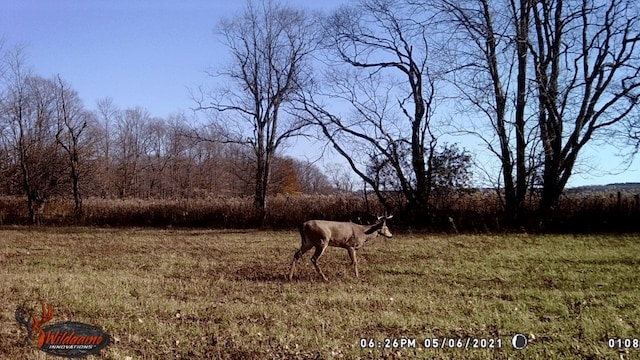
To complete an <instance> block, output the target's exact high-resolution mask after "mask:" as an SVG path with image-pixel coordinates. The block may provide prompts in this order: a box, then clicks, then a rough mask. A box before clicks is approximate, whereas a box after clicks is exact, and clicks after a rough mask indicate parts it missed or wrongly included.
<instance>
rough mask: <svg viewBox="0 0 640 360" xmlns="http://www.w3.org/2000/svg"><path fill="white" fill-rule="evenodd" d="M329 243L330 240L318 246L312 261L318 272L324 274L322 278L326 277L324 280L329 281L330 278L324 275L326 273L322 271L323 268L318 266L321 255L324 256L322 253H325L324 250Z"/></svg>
mask: <svg viewBox="0 0 640 360" xmlns="http://www.w3.org/2000/svg"><path fill="white" fill-rule="evenodd" d="M328 245H329V242H324V243H322V244H320V245H318V246H316V252H315V253H314V254H313V256H312V257H311V262H312V263H313V266H315V268H316V271H317V272H318V274H320V276H322V279H324V281H328V280H329V279H327V277H326V276H324V274H323V273H322V270H320V267H319V266H318V259H319V258H320V256H322V253H324V250H325V249H326V248H327V246H328Z"/></svg>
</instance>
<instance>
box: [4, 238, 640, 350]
mask: <svg viewBox="0 0 640 360" xmlns="http://www.w3.org/2000/svg"><path fill="white" fill-rule="evenodd" d="M299 242H300V240H299V235H298V234H297V233H294V232H265V231H215V230H210V231H203V230H197V231H196V230H148V229H100V228H4V229H2V230H0V278H1V279H2V282H3V286H2V287H1V288H0V298H1V299H2V302H1V303H0V304H1V307H2V312H1V318H0V322H1V325H0V358H3V359H16V358H26V359H43V358H46V356H45V354H44V353H42V352H40V351H36V350H33V349H29V348H27V347H25V345H24V344H23V342H22V341H23V336H24V334H23V330H21V329H19V327H18V324H17V322H16V321H15V320H14V310H15V309H16V307H18V305H20V304H21V303H24V302H26V303H27V304H31V307H32V308H33V309H34V310H36V313H38V314H39V307H38V303H37V300H38V299H42V300H44V301H45V302H47V303H50V304H52V305H53V307H54V308H55V311H56V314H55V318H54V319H53V320H52V321H51V322H52V323H53V322H57V321H65V320H74V321H81V322H87V323H90V324H95V325H98V326H101V327H103V328H104V329H105V330H106V331H107V332H108V333H109V334H110V335H111V336H112V343H111V344H110V345H109V346H108V347H107V348H106V349H104V350H103V351H102V352H101V356H100V358H105V359H169V358H173V359H176V358H181V359H194V358H222V359H236V358H246V359H252V358H254V359H263V358H287V359H291V358H319V359H330V358H345V359H355V358H382V357H386V358H444V359H448V358H456V359H494V358H503V359H506V358H541V359H548V358H558V359H559V358H576V359H589V358H593V359H596V358H597V359H601V358H611V359H619V358H620V355H621V353H620V352H619V351H618V350H612V349H609V348H608V347H607V339H608V338H611V337H622V338H625V337H636V338H637V337H640V309H639V307H638V303H639V300H640V283H639V282H638V281H637V279H638V277H637V273H638V271H639V270H640V239H639V238H638V237H637V236H579V237H573V236H518V235H508V236H471V235H461V236H441V235H426V234H397V236H396V237H395V238H394V239H393V240H391V241H386V240H384V239H382V238H378V239H376V240H374V241H373V242H372V243H368V244H367V245H365V247H364V248H363V249H361V250H360V251H359V253H358V260H359V270H360V279H356V278H355V277H354V276H353V273H352V269H351V267H350V266H348V262H349V261H348V256H347V253H346V251H345V250H342V249H336V248H329V249H328V250H327V252H326V253H325V256H324V257H323V258H322V259H321V261H320V264H321V266H322V268H323V271H324V272H325V274H326V275H327V277H329V279H330V281H329V282H328V283H324V282H321V281H319V278H318V276H317V275H316V274H315V271H314V270H313V267H312V266H311V264H310V261H309V258H310V256H311V254H310V253H307V254H305V257H304V259H303V262H301V265H300V266H299V267H298V269H297V273H296V277H295V280H294V281H293V282H291V283H290V282H288V281H286V280H285V279H286V275H287V272H288V270H289V265H290V262H291V259H292V256H293V253H294V251H295V250H296V249H297V247H298V246H299ZM515 333H523V334H526V335H527V336H529V338H530V343H529V346H528V347H527V348H526V349H525V350H522V351H516V350H513V349H512V348H511V344H510V340H511V337H512V336H513V334H515ZM438 337H449V338H465V337H478V338H500V339H501V340H502V347H503V348H502V349H501V350H487V349H476V350H466V351H465V350H455V349H444V350H433V349H425V348H423V346H422V345H423V342H424V339H427V338H438ZM362 338H365V339H369V338H373V339H375V340H376V341H383V340H384V339H385V338H409V339H415V340H416V348H412V347H411V348H409V347H404V348H396V349H362V348H361V346H360V339H362ZM622 355H623V356H624V357H625V358H627V356H631V357H635V356H638V355H640V350H633V349H632V350H628V352H627V353H624V352H623V353H622ZM89 358H91V357H89Z"/></svg>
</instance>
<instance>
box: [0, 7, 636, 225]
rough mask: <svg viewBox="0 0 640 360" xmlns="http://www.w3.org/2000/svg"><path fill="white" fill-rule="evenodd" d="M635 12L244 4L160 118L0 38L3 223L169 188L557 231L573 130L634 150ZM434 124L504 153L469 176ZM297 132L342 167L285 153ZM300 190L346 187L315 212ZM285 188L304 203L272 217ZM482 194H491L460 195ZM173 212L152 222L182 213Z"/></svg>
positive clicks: (588, 140)
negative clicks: (190, 107)
mask: <svg viewBox="0 0 640 360" xmlns="http://www.w3.org/2000/svg"><path fill="white" fill-rule="evenodd" d="M639 20H640V9H639V8H638V4H636V3H634V2H632V1H629V0H613V1H610V2H608V3H606V4H601V3H599V2H597V1H588V0H571V1H559V0H552V1H537V2H533V1H529V0H501V1H497V2H496V1H488V0H474V1H469V2H465V3H464V4H463V5H462V4H459V3H458V2H452V1H448V0H439V1H436V2H426V1H414V0H360V1H353V2H350V3H349V4H348V5H346V6H343V7H340V8H338V9H336V10H334V11H331V12H329V13H326V14H319V13H314V12H311V11H309V10H307V9H305V8H299V7H293V6H289V5H284V4H279V3H276V2H272V1H268V0H264V1H248V2H247V3H246V8H245V11H244V12H243V13H242V14H240V15H236V16H234V17H229V18H227V19H225V20H223V21H222V22H221V23H220V24H218V28H217V29H218V35H220V36H221V38H222V39H224V42H225V45H226V46H227V48H228V49H229V52H230V54H231V60H230V61H229V62H228V63H224V64H216V65H215V66H214V69H215V70H213V71H212V72H211V80H212V82H213V83H214V84H213V85H212V86H204V85H203V86H201V87H197V88H195V89H192V90H191V96H192V99H193V102H194V110H195V111H194V113H193V114H174V115H170V116H167V117H163V118H158V117H152V116H151V115H150V114H149V112H148V111H147V110H145V109H144V108H142V107H134V108H125V109H121V108H119V107H118V104H115V103H114V102H113V101H112V100H110V99H109V98H108V97H105V98H103V99H102V100H100V101H99V102H98V103H97V104H95V108H93V109H90V108H88V107H87V105H85V104H83V102H82V100H81V94H79V93H78V92H76V91H75V90H74V89H73V88H72V86H71V85H70V84H68V83H67V82H65V80H64V79H62V78H60V76H54V77H42V76H40V75H38V74H37V73H36V72H35V71H34V70H33V69H31V68H30V66H29V62H28V59H27V58H25V56H24V52H23V50H22V49H20V48H15V49H7V48H5V47H0V51H1V54H2V64H1V66H0V75H1V77H0V176H1V177H0V194H2V195H4V196H7V198H6V199H5V201H4V202H3V204H5V205H3V206H5V208H4V209H2V210H0V215H2V216H0V220H1V221H2V222H3V223H4V222H7V221H8V222H12V221H17V222H21V221H22V220H20V219H21V215H19V214H20V213H21V211H20V210H19V209H16V208H14V204H15V199H23V200H21V201H23V204H24V206H25V208H26V212H27V217H28V219H29V222H31V223H38V222H39V221H40V220H39V217H40V218H42V217H43V214H44V211H45V210H46V209H47V206H50V208H49V209H50V210H52V209H54V208H56V206H53V205H47V204H52V203H55V202H58V203H61V202H64V201H66V200H69V201H72V204H73V210H72V211H71V212H69V211H68V210H67V207H68V206H67V205H64V206H61V207H59V208H58V210H59V209H65V210H59V211H58V212H57V213H58V214H62V215H60V216H63V217H65V218H66V219H72V220H69V221H67V220H65V221H62V222H74V221H75V222H77V223H94V222H99V223H103V221H104V222H106V220H104V219H103V220H100V221H97V220H95V218H94V220H89V219H91V218H92V216H94V215H95V209H96V208H95V207H94V208H93V210H92V211H93V213H92V214H93V215H88V214H87V209H86V204H87V203H88V201H92V204H93V205H92V206H95V204H97V203H99V202H100V201H101V200H100V199H102V201H111V200H115V199H118V200H121V201H130V200H132V199H140V200H145V201H149V204H158V203H157V201H160V203H162V201H167V203H166V204H168V205H167V209H174V210H176V211H178V212H180V211H182V212H185V211H186V212H188V211H191V210H185V209H194V208H197V209H202V208H207V206H206V205H203V203H202V201H214V200H212V199H215V201H214V202H216V203H226V202H228V201H231V200H229V199H237V200H238V201H240V202H241V203H242V204H243V205H242V206H240V207H241V208H242V209H243V210H242V212H244V213H245V214H249V215H246V216H245V217H243V216H240V217H238V221H230V220H228V219H227V220H225V221H221V222H216V221H213V222H208V221H206V220H202V219H201V218H199V217H196V218H197V219H199V220H194V221H193V222H191V223H194V224H198V225H207V226H208V225H212V224H215V225H220V226H235V225H234V224H236V223H237V224H240V223H243V224H245V225H246V224H252V225H255V226H274V225H275V224H281V223H282V224H283V225H284V224H285V223H286V226H289V223H290V222H294V221H293V220H292V219H295V221H298V220H304V218H302V217H301V216H300V215H301V214H304V215H305V216H306V215H308V216H320V217H322V216H324V217H330V218H336V219H345V220H353V221H357V220H358V219H356V218H354V216H355V215H354V214H356V213H366V212H369V213H372V212H380V213H381V212H396V213H397V214H399V215H400V216H396V218H395V219H396V220H397V219H398V218H401V219H403V220H399V221H400V222H401V223H403V224H405V226H406V227H415V228H437V229H447V230H451V229H455V231H458V229H457V227H456V225H455V224H456V222H457V223H458V224H465V225H462V226H461V228H462V229H476V230H474V231H478V229H482V228H484V229H487V230H503V229H530V230H534V229H535V230H551V229H554V228H555V226H557V224H558V223H559V221H560V220H559V219H564V220H562V222H563V223H567V222H571V221H573V220H570V219H566V218H564V216H565V215H567V214H569V213H571V214H579V213H581V212H580V210H577V209H576V210H572V211H569V212H566V211H565V212H562V211H561V210H560V209H565V210H566V209H567V204H577V203H579V200H576V199H575V197H563V191H564V190H565V187H566V185H567V182H568V181H569V179H570V177H571V176H572V174H573V173H574V169H575V166H576V163H577V162H578V161H579V158H580V154H581V152H582V151H583V149H584V148H585V147H586V146H587V145H589V144H592V143H593V142H594V141H598V140H602V139H604V138H609V139H616V141H618V142H619V143H620V148H621V149H624V150H623V152H626V154H628V156H629V159H631V158H633V156H634V155H635V152H637V149H638V144H639V142H638V136H637V134H638V130H637V129H638V128H639V124H638V118H639V117H638V109H639V107H638V102H639V100H640V90H639V88H640V76H639V75H640V52H639V50H638V49H637V48H636V45H637V44H638V43H639V42H640V24H639ZM212 61H215V59H212ZM216 81H218V82H216ZM452 111H453V113H451V112H452ZM445 134H448V135H451V134H466V135H473V136H475V137H476V138H477V139H479V140H480V141H482V142H483V143H485V144H486V149H487V151H488V153H490V154H492V155H493V156H494V157H495V160H496V161H497V162H498V163H499V164H500V167H499V171H497V172H496V173H487V175H489V176H490V181H491V182H492V187H493V188H492V189H487V188H480V187H479V186H477V184H474V182H473V179H474V178H473V175H474V173H478V172H483V171H486V170H485V169H483V168H481V167H480V165H479V164H477V163H474V156H473V154H470V153H469V152H468V151H467V150H465V149H464V148H463V147H462V146H459V145H458V144H455V143H446V142H444V141H442V140H441V139H442V137H443V136H444V135H445ZM301 136H303V137H307V138H315V139H316V140H317V141H319V142H321V143H325V144H326V145H327V147H328V148H330V149H332V151H334V152H335V153H336V154H337V155H338V156H339V157H341V158H342V159H343V160H344V163H345V164H347V165H346V167H340V166H335V167H333V168H319V167H318V166H317V165H316V164H315V163H314V162H312V161H302V160H299V159H295V158H292V157H289V156H287V154H286V151H285V149H286V145H287V143H288V142H290V141H291V140H292V139H293V138H296V137H301ZM347 169H348V170H347ZM305 194H306V195H316V196H319V197H318V199H319V200H318V201H319V202H325V201H326V204H333V203H334V202H335V201H338V202H339V201H346V202H350V201H351V200H344V199H350V198H351V197H354V196H355V197H357V199H358V200H357V201H355V200H354V201H355V202H354V204H355V203H357V205H354V206H352V207H349V208H348V209H346V210H344V209H343V210H344V211H338V210H335V211H329V210H318V211H315V210H317V209H316V208H314V206H315V205H314V201H315V200H310V198H309V197H304V196H301V195H305ZM328 195H331V196H334V197H336V196H337V198H331V199H332V200H327V199H328V198H327V197H326V196H328ZM281 196H285V198H286V199H287V200H286V201H285V202H284V203H285V204H289V205H288V206H293V205H294V204H295V206H300V208H301V209H306V211H300V212H298V213H297V214H295V216H289V217H287V220H274V219H276V218H278V216H277V215H274V214H278V211H280V209H278V208H277V207H278V206H283V205H282V204H283V202H282V200H279V199H281ZM292 196H299V198H300V199H304V201H303V202H300V201H302V200H300V201H299V200H292V199H293V197H292ZM340 196H342V197H344V199H343V200H336V199H338V198H339V197H340ZM625 196H627V194H622V195H620V194H618V195H617V198H616V199H614V201H613V204H614V205H613V208H615V209H617V210H616V211H618V212H619V213H617V214H618V215H621V214H622V212H624V214H626V215H624V216H622V218H626V216H630V217H632V216H635V215H634V214H636V215H637V207H638V206H637V202H638V201H637V196H636V197H633V196H634V194H630V195H629V196H631V197H630V198H629V199H628V200H625V201H626V202H625V204H630V205H628V206H627V205H624V206H623V200H622V198H625V199H626V197H625ZM223 198H224V199H227V200H224V201H221V200H220V199H223ZM479 198H480V199H483V200H481V201H480V202H481V203H482V204H483V205H484V206H485V207H486V209H485V210H482V209H479V208H477V207H476V206H475V205H473V206H471V205H470V204H473V203H474V201H476V200H475V199H479ZM246 199H251V201H250V202H251V205H246V204H245V201H246ZM191 201H193V202H194V204H196V203H197V204H199V205H197V206H195V205H194V206H190V205H184V204H186V203H188V202H191ZM270 201H273V204H270ZM112 203H113V204H115V203H117V202H112ZM302 203H305V204H307V205H301V204H302ZM9 204H10V205H9ZM103 204H104V203H103ZM177 204H182V205H177ZM593 204H594V203H589V205H588V206H586V205H585V207H584V209H592V207H593V206H595V205H593ZM634 204H635V205H634ZM183 205H184V206H183ZM114 206H116V207H117V206H119V205H114ZM153 206H155V205H153ZM185 206H186V207H185ZM215 206H217V205H215ZM571 206H574V205H571ZM609 206H610V205H603V206H602V208H601V209H600V211H603V212H604V213H606V211H607V210H606V209H610V207H609ZM272 207H275V208H272ZM285 207H286V206H285ZM183 208H184V209H183ZM274 209H277V210H276V211H274ZM313 209H315V210H313ZM487 209H490V210H487ZM623 209H627V210H628V211H627V210H624V211H623ZM52 211H53V210H52ZM136 211H137V210H136ZM210 211H213V213H215V212H216V211H218V210H215V211H214V210H207V213H208V214H210V215H211V214H212V213H211V212H210ZM282 211H285V210H284V209H282ZM585 211H586V210H585ZM589 211H590V210H589ZM52 213H56V211H53V212H52ZM8 214H13V215H8ZM154 214H155V210H153V211H151V212H150V213H149V214H147V215H146V216H148V217H149V218H154V216H156V215H154ZM483 214H490V215H489V217H488V218H486V217H485V215H483ZM141 216H144V215H141ZM179 216H180V215H179V214H173V215H164V217H163V216H161V217H160V218H165V219H166V220H167V223H166V225H169V224H183V225H186V224H188V223H190V222H189V221H179V220H177V219H178V218H179ZM215 216H222V217H228V216H230V214H228V213H227V214H226V215H225V211H222V210H221V212H220V213H219V214H218V215H215ZM299 217H300V219H298V218H299ZM356 217H357V218H360V216H356ZM106 218H110V217H106ZM156 218H157V216H156ZM8 219H15V220H12V221H9V220H8ZM51 219H52V217H51V216H49V220H50V221H52V220H51ZM170 219H173V220H170ZM474 219H481V220H478V221H479V222H483V225H481V224H480V223H478V224H476V225H473V224H472V223H474V221H476V220H474ZM619 219H621V218H620V217H619ZM249 220H250V221H249ZM243 221H244V222H243ZM54 222H56V223H60V221H54ZM141 222H142V223H144V221H141ZM150 222H152V223H154V224H155V225H158V224H156V220H153V221H151V220H150ZM107 223H108V222H107ZM488 223H491V224H490V225H488ZM459 226H460V225H459ZM609 227H611V222H609ZM623 227H624V226H623ZM625 228H626V227H625ZM611 230H615V228H612V229H611ZM571 231H574V230H571Z"/></svg>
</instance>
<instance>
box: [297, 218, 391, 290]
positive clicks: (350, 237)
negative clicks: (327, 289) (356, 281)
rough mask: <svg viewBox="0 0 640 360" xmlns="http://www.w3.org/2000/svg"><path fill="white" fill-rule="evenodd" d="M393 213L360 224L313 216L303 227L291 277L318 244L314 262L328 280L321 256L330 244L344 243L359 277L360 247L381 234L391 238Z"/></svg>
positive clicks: (339, 245) (313, 258)
mask: <svg viewBox="0 0 640 360" xmlns="http://www.w3.org/2000/svg"><path fill="white" fill-rule="evenodd" d="M392 217H393V215H390V216H386V215H385V216H379V217H378V221H377V222H376V223H375V224H373V225H359V224H355V223H352V222H339V221H327V220H309V221H306V222H304V223H303V224H302V225H301V226H300V228H299V230H300V237H301V238H302V244H301V245H300V250H298V251H296V253H295V254H294V255H293V263H292V264H291V271H290V272H289V281H291V280H292V279H293V273H294V271H295V268H296V265H297V264H298V262H299V261H300V258H301V257H302V255H304V253H305V252H307V251H309V250H310V249H311V248H315V249H316V251H315V253H314V254H313V256H312V257H311V262H312V263H313V266H314V267H315V268H316V272H317V273H318V274H319V275H320V276H322V279H323V280H324V281H328V279H327V277H326V276H325V275H324V273H323V272H322V270H320V267H319V266H318V259H319V258H320V257H321V256H322V254H323V253H324V251H325V250H326V248H327V247H328V246H334V247H341V248H344V249H347V252H348V253H349V258H350V259H351V265H353V270H354V272H355V275H356V277H358V261H357V260H356V250H357V249H359V248H360V247H362V245H363V244H364V243H365V242H367V241H368V240H369V239H371V238H374V237H377V236H378V235H379V234H380V235H383V236H384V237H386V238H388V239H390V238H391V237H392V236H393V235H392V234H391V232H390V231H389V228H388V227H387V220H389V219H391V218H392Z"/></svg>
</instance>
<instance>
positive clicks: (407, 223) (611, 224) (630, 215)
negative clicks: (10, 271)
mask: <svg viewBox="0 0 640 360" xmlns="http://www.w3.org/2000/svg"><path fill="white" fill-rule="evenodd" d="M639 197H640V196H639V195H638V194H634V193H629V192H613V193H580V194H566V195H564V196H563V197H562V198H561V200H560V202H559V204H558V205H557V206H556V207H555V208H554V209H553V211H552V216H551V218H550V219H548V221H547V222H546V223H545V224H544V228H543V229H542V230H543V231H545V232H560V233H566V232H637V231H640V222H639V221H638V219H639V218H640V198H639ZM433 205H434V206H433V208H432V210H431V211H430V212H429V213H418V214H416V213H409V212H407V211H406V209H404V208H403V206H402V204H397V205H394V208H393V209H390V211H392V212H393V213H394V214H395V215H396V217H395V218H394V225H395V226H396V228H404V229H420V230H430V231H445V232H453V231H460V232H467V233H469V232H470V233H488V232H503V231H511V230H516V231H522V230H525V231H540V230H541V229H540V225H541V224H540V222H539V220H538V217H537V212H536V205H537V199H535V198H534V197H532V198H528V199H527V204H526V213H525V214H526V215H525V216H526V220H525V221H523V223H522V224H520V225H519V226H517V227H514V226H513V225H511V224H510V223H509V220H508V219H509V214H504V213H503V211H502V204H501V202H500V199H499V198H498V196H497V194H495V193H493V192H475V193H460V194H453V195H451V196H448V197H441V198H438V199H437V201H434V204H433ZM384 212H385V209H384V208H383V206H382V205H381V204H380V203H379V202H378V201H376V200H375V199H373V198H371V197H369V198H365V197H364V196H360V195H347V194H334V195H303V194H298V195H278V196H271V197H269V198H268V200H267V213H266V218H265V219H264V221H262V219H261V218H260V214H259V212H257V211H256V210H255V208H254V206H253V199H252V198H251V197H224V196H217V197H207V198H197V199H181V200H142V199H124V200H121V199H101V198H90V199H86V200H85V201H84V214H83V216H82V217H80V218H76V217H74V211H73V202H72V200H70V199H52V200H50V201H49V202H47V203H46V205H45V206H44V208H43V211H42V213H41V214H39V218H40V222H41V224H43V225H57V226H63V225H88V226H142V227H207V228H237V229H247V228H256V227H260V226H262V227H265V228H272V229H295V228H296V227H297V225H299V224H300V223H301V222H303V221H305V220H308V219H312V218H316V219H328V220H338V221H353V222H358V223H371V222H372V221H374V220H375V216H376V215H381V214H383V213H384ZM28 222H29V217H28V214H27V207H26V201H25V200H24V199H23V198H20V197H0V225H2V224H5V225H7V224H27V223H28ZM454 229H455V230H454Z"/></svg>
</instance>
